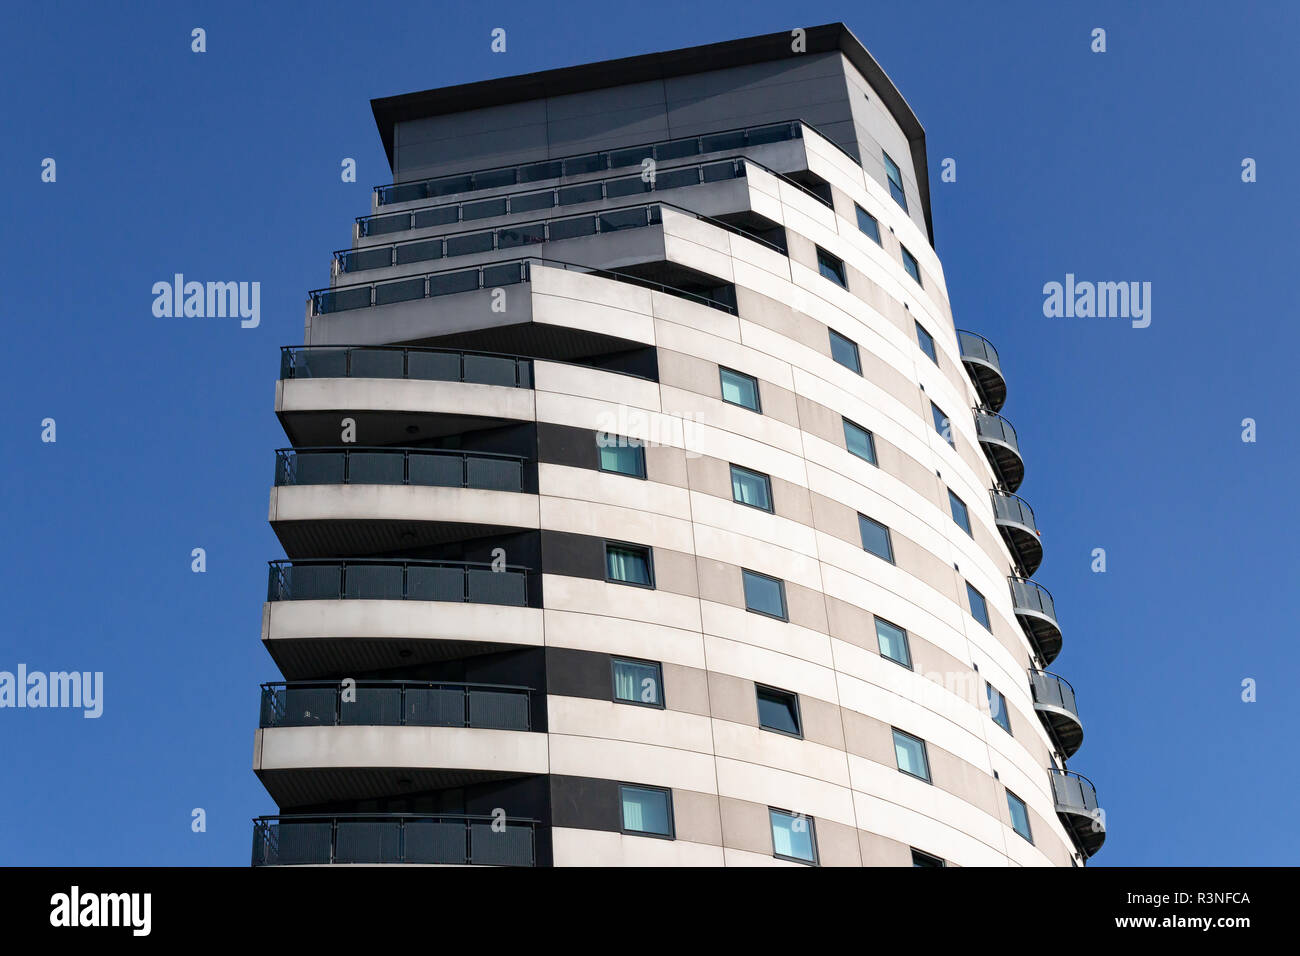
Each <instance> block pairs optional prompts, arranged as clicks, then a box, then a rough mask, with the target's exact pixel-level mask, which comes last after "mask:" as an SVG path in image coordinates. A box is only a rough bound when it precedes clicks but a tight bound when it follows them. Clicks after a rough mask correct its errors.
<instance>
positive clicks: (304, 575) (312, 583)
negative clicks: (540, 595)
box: [266, 558, 530, 607]
mask: <svg viewBox="0 0 1300 956" xmlns="http://www.w3.org/2000/svg"><path fill="white" fill-rule="evenodd" d="M267 563H268V564H269V566H270V571H269V573H268V581H267V596H266V599H267V600H268V601H333V600H370V601H450V602H453V603H465V602H469V603H471V604H502V605H508V606H512V607H524V606H526V605H527V604H528V576H529V574H530V572H529V570H528V569H527V568H521V567H518V566H514V565H512V566H509V567H507V568H505V569H504V570H501V571H494V570H492V565H491V564H486V563H478V562H469V561H420V560H401V559H392V558H357V559H347V560H342V559H331V558H320V559H317V558H309V559H291V560H279V561H270V562H267Z"/></svg>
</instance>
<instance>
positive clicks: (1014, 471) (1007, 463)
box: [974, 408, 1025, 491]
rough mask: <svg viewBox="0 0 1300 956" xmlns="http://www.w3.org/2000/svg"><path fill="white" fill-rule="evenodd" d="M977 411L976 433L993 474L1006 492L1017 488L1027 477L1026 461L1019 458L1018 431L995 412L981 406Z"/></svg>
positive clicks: (975, 410)
mask: <svg viewBox="0 0 1300 956" xmlns="http://www.w3.org/2000/svg"><path fill="white" fill-rule="evenodd" d="M974 412H975V432H976V434H977V435H978V436H979V440H980V445H981V446H982V447H983V449H984V454H985V455H987V456H988V459H989V464H990V465H991V466H992V467H993V474H994V475H996V476H997V479H998V481H999V482H1000V483H1001V484H1002V485H1003V486H1004V487H1005V488H1006V490H1007V491H1015V490H1016V489H1017V488H1019V487H1020V484H1021V482H1023V481H1024V480H1025V460H1024V459H1023V458H1021V457H1020V445H1019V443H1018V442H1017V441H1016V430H1015V429H1014V428H1012V427H1011V423H1010V422H1009V421H1007V420H1006V419H1005V418H1003V417H1002V416H1001V415H998V414H997V413H995V412H986V411H984V410H982V409H978V408H977V409H974Z"/></svg>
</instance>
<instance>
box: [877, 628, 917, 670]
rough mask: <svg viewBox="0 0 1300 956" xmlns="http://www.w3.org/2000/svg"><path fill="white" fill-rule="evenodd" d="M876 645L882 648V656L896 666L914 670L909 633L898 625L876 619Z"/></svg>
mask: <svg viewBox="0 0 1300 956" xmlns="http://www.w3.org/2000/svg"><path fill="white" fill-rule="evenodd" d="M876 644H877V645H878V646H879V647H880V656H881V657H887V658H889V659H890V660H891V661H893V662H894V663H896V664H902V665H903V666H904V667H906V668H907V669H908V670H911V669H912V652H911V650H910V649H909V648H908V646H907V631H905V630H903V629H902V628H901V627H899V626H898V625H897V624H890V623H889V622H888V621H882V620H881V619H880V618H876Z"/></svg>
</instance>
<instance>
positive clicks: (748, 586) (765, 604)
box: [740, 570, 787, 621]
mask: <svg viewBox="0 0 1300 956" xmlns="http://www.w3.org/2000/svg"><path fill="white" fill-rule="evenodd" d="M740 573H741V577H742V578H743V579H744V584H745V609H746V610H749V611H754V612H755V613H757V614H766V615H767V616H768V617H775V618H780V619H781V620H782V621H784V620H786V619H787V618H786V613H785V582H784V581H782V580H781V579H780V578H770V577H768V576H767V575H766V574H759V573H758V572H757V571H744V570H742V571H741V572H740Z"/></svg>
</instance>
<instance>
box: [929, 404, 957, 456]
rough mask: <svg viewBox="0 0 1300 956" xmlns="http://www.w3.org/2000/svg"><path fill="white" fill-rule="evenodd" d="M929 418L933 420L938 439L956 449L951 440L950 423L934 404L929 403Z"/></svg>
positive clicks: (954, 443)
mask: <svg viewBox="0 0 1300 956" xmlns="http://www.w3.org/2000/svg"><path fill="white" fill-rule="evenodd" d="M930 416H931V417H932V418H933V419H934V430H935V431H936V432H938V433H939V437H940V438H942V439H943V440H944V441H946V442H947V443H948V444H949V445H952V447H953V448H956V447H957V444H956V442H954V441H953V440H952V422H950V421H948V416H947V415H945V414H944V413H943V409H942V408H940V407H939V406H938V405H936V404H935V403H934V402H931V403H930Z"/></svg>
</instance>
